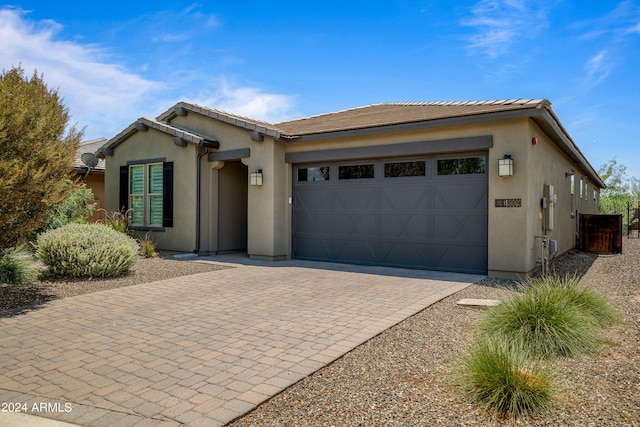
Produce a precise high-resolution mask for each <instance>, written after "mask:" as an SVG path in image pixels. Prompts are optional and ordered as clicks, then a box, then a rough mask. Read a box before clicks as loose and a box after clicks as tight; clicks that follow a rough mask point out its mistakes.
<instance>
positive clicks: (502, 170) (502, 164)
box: [498, 154, 513, 176]
mask: <svg viewBox="0 0 640 427" xmlns="http://www.w3.org/2000/svg"><path fill="white" fill-rule="evenodd" d="M498 176H513V159H512V158H511V154H505V155H504V157H503V158H502V159H498Z"/></svg>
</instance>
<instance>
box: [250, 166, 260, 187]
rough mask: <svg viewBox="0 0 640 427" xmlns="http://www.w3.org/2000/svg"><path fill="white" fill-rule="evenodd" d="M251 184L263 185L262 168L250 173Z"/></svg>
mask: <svg viewBox="0 0 640 427" xmlns="http://www.w3.org/2000/svg"><path fill="white" fill-rule="evenodd" d="M249 184H250V185H252V186H254V187H255V186H261V185H262V169H256V171H255V172H251V173H250V174H249Z"/></svg>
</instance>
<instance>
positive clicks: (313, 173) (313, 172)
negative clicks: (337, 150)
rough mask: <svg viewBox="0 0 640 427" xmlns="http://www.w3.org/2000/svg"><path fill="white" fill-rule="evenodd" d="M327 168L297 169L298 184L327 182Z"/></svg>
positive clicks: (328, 176) (328, 172)
mask: <svg viewBox="0 0 640 427" xmlns="http://www.w3.org/2000/svg"><path fill="white" fill-rule="evenodd" d="M330 172H331V170H330V168H329V166H320V167H310V168H298V182H316V181H329V179H330Z"/></svg>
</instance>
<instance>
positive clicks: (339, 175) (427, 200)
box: [293, 153, 488, 274]
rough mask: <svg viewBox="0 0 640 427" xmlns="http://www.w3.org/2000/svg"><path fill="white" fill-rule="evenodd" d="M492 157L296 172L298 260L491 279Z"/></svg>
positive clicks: (330, 165) (329, 165) (338, 165)
mask: <svg viewBox="0 0 640 427" xmlns="http://www.w3.org/2000/svg"><path fill="white" fill-rule="evenodd" d="M486 159H487V153H470V154H469V153H464V154H455V155H438V156H420V157H411V158H404V159H395V158H394V159H382V160H380V159H372V160H364V161H357V162H356V161H350V162H326V163H323V164H298V165H294V167H293V181H294V182H293V189H294V191H293V193H294V197H293V256H294V257H295V258H300V259H310V260H322V261H333V262H344V263H352V264H369V265H384V266H392V267H407V268H420V269H430V270H444V271H458V272H466V273H480V274H486V272H487V265H488V261H487V260H488V255H487V253H488V249H487V248H488V243H487V242H488V178H487V177H488V173H487V170H486Z"/></svg>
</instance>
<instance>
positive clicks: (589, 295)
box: [527, 275, 620, 328]
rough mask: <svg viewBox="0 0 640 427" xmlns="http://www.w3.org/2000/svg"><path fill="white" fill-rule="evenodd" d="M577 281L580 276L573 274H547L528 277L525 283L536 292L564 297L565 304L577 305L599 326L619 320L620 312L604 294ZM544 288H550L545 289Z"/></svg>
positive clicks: (612, 323)
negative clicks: (538, 276)
mask: <svg viewBox="0 0 640 427" xmlns="http://www.w3.org/2000/svg"><path fill="white" fill-rule="evenodd" d="M579 282H580V278H579V277H578V276H575V275H567V276H564V277H562V278H559V277H554V276H547V277H543V278H534V279H530V280H529V281H528V282H527V285H528V286H529V287H531V288H536V290H537V291H538V292H554V293H556V295H557V298H559V299H564V300H566V301H567V304H569V305H572V306H574V307H577V308H578V309H579V310H580V311H582V312H583V313H584V314H586V315H587V316H589V317H590V318H591V320H592V321H594V322H595V323H596V325H597V326H599V327H601V328H606V327H609V326H612V325H614V324H615V323H617V322H619V321H620V314H619V313H618V312H617V311H616V310H615V308H614V307H613V306H612V304H611V302H610V301H609V300H608V299H607V298H606V297H605V296H604V295H602V294H601V293H599V292H597V291H596V290H595V289H593V288H590V287H587V286H580V285H579V284H578V283H579ZM545 288H551V289H550V290H545Z"/></svg>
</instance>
